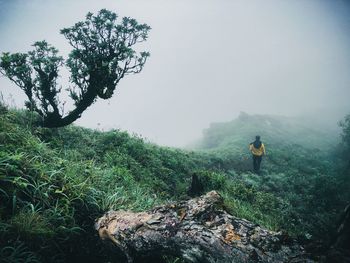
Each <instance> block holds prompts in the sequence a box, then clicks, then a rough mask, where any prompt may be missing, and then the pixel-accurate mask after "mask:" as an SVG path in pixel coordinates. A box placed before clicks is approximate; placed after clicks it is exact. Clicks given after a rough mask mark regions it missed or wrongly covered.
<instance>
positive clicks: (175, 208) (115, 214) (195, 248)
mask: <svg viewBox="0 0 350 263" xmlns="http://www.w3.org/2000/svg"><path fill="white" fill-rule="evenodd" d="M222 205H223V200H222V198H221V196H220V195H219V194H218V193H217V192H215V191H211V192H209V193H207V194H205V195H203V196H201V197H198V198H194V199H190V200H188V201H183V202H178V203H174V204H168V205H164V206H159V207H155V208H154V209H152V210H150V211H148V212H142V213H133V212H129V211H109V212H108V213H106V214H105V215H104V216H102V217H101V218H99V219H98V220H97V222H96V225H95V228H96V230H98V233H99V236H100V238H101V239H102V240H104V241H109V242H110V243H112V244H113V249H114V251H115V252H116V253H117V254H118V255H120V256H121V257H123V258H124V261H125V262H128V263H131V262H153V263H156V262H162V261H160V258H161V256H162V255H173V256H177V257H180V258H182V259H183V260H184V261H185V262H191V263H214V262H217V263H231V262H313V261H312V260H311V259H308V258H307V255H306V253H305V251H304V249H303V247H302V246H300V245H299V244H298V243H297V242H296V241H295V240H293V239H291V238H290V237H288V236H287V235H285V234H283V233H279V232H273V231H269V230H266V229H263V228H261V227H260V226H259V225H257V224H253V223H251V222H249V221H247V220H245V219H240V218H237V217H235V216H232V215H230V214H228V213H227V212H226V211H225V210H224V209H223V208H222Z"/></svg>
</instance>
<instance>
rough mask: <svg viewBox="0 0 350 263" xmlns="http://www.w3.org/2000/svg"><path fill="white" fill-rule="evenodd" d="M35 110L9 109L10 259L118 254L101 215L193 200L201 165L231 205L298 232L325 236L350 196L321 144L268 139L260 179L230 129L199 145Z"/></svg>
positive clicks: (4, 138)
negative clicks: (50, 121)
mask: <svg viewBox="0 0 350 263" xmlns="http://www.w3.org/2000/svg"><path fill="white" fill-rule="evenodd" d="M33 118H35V117H33V116H32V115H31V114H29V113H27V112H24V111H15V110H8V109H6V108H5V107H0V200H1V202H0V258H1V259H2V260H3V261H4V262H109V261H111V260H112V257H113V255H111V254H110V253H108V251H106V250H105V248H104V246H102V245H101V244H100V242H99V239H98V237H97V235H96V233H95V231H94V229H93V225H94V220H95V219H96V218H97V217H98V216H100V215H101V214H102V213H104V212H106V211H108V210H109V209H125V210H126V209H130V210H135V211H140V210H145V209H148V208H151V207H152V206H154V205H156V204H160V203H165V202H168V201H171V200H174V201H175V200H179V199H182V198H187V189H188V187H189V185H190V180H191V175H192V174H193V173H197V174H198V175H199V176H200V180H201V181H202V183H203V184H204V186H205V189H204V191H209V190H212V189H216V190H218V191H220V192H221V194H222V195H223V196H224V198H225V204H226V207H227V209H228V210H229V211H230V212H231V213H233V214H235V215H237V216H239V217H243V218H246V219H249V220H252V221H253V222H256V223H259V224H261V225H263V226H265V227H268V228H270V229H273V230H284V231H287V232H289V233H290V234H295V235H297V234H299V235H304V236H305V235H306V236H309V235H310V234H312V235H319V236H321V235H324V233H326V232H328V228H329V226H330V225H331V221H332V220H334V217H335V216H336V215H337V213H338V211H339V209H340V208H341V207H342V205H343V204H344V201H345V200H348V199H346V198H348V196H347V195H346V194H342V192H341V191H339V189H342V188H341V187H344V185H341V183H342V182H340V181H337V178H336V177H335V168H334V167H333V164H332V163H331V160H329V159H326V160H327V161H325V159H324V156H325V153H324V152H322V151H315V150H314V149H313V148H306V147H303V146H298V147H296V146H293V145H291V146H288V147H290V148H287V149H286V148H284V147H279V148H278V147H277V148H276V149H272V146H271V145H272V143H271V145H270V143H267V147H268V151H269V155H270V157H269V158H270V159H269V161H268V162H265V164H264V165H265V166H264V174H263V176H261V177H259V176H256V175H255V174H252V173H251V172H249V167H248V166H249V165H250V162H249V161H248V160H243V159H244V158H245V157H244V156H245V154H246V153H245V152H244V151H246V150H243V149H242V150H241V149H240V148H239V147H238V148H232V147H229V145H236V143H233V142H231V140H230V139H225V138H223V137H220V136H218V139H217V141H218V142H219V144H220V145H219V146H218V147H216V149H215V150H213V149H212V150H210V151H200V152H193V151H184V150H179V149H173V148H167V147H159V146H157V145H154V144H151V143H148V142H146V141H145V140H144V139H142V138H140V137H137V136H131V135H129V134H128V133H126V132H122V131H117V130H114V131H109V132H100V131H95V130H90V129H85V128H81V127H77V126H68V127H66V128H61V129H51V130H50V129H44V128H40V127H35V126H34V125H33V124H32V123H33ZM241 121H242V120H241ZM247 132H248V130H247ZM251 133H252V134H255V131H251ZM227 134H230V132H229V130H228V131H227ZM244 136H246V134H245V132H243V131H241V134H236V137H237V141H241V143H242V144H243V142H244V144H246V142H245V140H246V138H245V137H244ZM262 136H264V134H262ZM221 138H222V139H221ZM239 138H240V139H239ZM263 138H268V137H267V136H266V137H263ZM221 140H222V141H223V142H221ZM250 140H251V139H250ZM245 147H246V145H245ZM227 149H229V151H228V150H227ZM232 149H236V150H232ZM237 149H238V150H237ZM245 149H246V148H245ZM240 151H242V152H240ZM290 151H294V152H295V153H296V154H295V155H293V156H290V154H287V153H288V152H290ZM242 154H243V155H242ZM241 158H243V159H242V160H241ZM245 165H246V166H247V167H246V168H245ZM330 207H331V208H330ZM166 258H167V260H166V262H172V259H171V258H169V257H166Z"/></svg>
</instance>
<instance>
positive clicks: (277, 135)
mask: <svg viewBox="0 0 350 263" xmlns="http://www.w3.org/2000/svg"><path fill="white" fill-rule="evenodd" d="M333 130H334V129H329V130H326V129H325V127H321V126H316V124H311V123H310V122H307V121H305V120H302V119H298V118H291V117H283V116H272V115H248V114H247V113H244V112H241V114H240V115H239V117H238V118H237V119H235V120H233V121H231V122H227V123H213V124H211V125H210V127H209V128H208V129H206V130H204V131H203V139H202V141H201V142H200V143H199V144H198V145H197V147H198V148H200V149H219V148H228V147H232V148H233V151H240V150H241V148H242V147H243V148H244V149H246V148H247V145H248V144H249V143H250V142H252V141H253V140H254V139H255V136H256V135H260V136H261V138H262V140H263V141H264V142H265V144H266V145H267V146H268V145H271V144H272V145H274V144H279V143H282V144H298V145H301V146H303V147H306V148H318V149H325V148H329V147H330V146H332V145H334V143H336V142H337V140H338V139H339V138H337V134H334V132H332V131H333Z"/></svg>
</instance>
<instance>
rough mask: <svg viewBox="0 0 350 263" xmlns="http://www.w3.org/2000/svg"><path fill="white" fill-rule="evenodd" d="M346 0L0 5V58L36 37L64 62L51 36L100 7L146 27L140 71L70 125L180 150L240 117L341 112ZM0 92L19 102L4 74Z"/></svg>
mask: <svg viewBox="0 0 350 263" xmlns="http://www.w3.org/2000/svg"><path fill="white" fill-rule="evenodd" d="M349 2H350V1H345V0H344V1H342V0H329V1H326V0H319V1H316V0H290V1H287V0H284V1H283V0H274V1H273V0H264V1H261V0H256V1H254V0H111V1H107V0H105V1H103V0H99V1H96V0H74V1H72V0H51V1H50V0H11V1H10V0H8V1H6V0H0V52H5V51H10V52H18V51H21V52H25V51H28V50H30V49H31V45H32V44H33V43H34V42H35V41H37V40H43V39H45V40H47V41H48V42H49V43H51V44H52V45H54V46H56V47H57V48H58V49H59V50H60V52H61V55H64V56H66V55H67V54H68V52H69V51H70V47H69V45H68V44H67V42H66V40H65V38H64V37H63V36H62V35H60V34H59V30H60V29H61V28H63V27H68V26H71V25H73V24H74V23H75V22H78V21H81V20H83V19H84V16H85V15H86V13H87V12H89V11H91V12H94V13H95V12H97V11H98V10H100V9H102V8H107V9H110V10H112V11H114V12H116V13H118V15H119V16H120V17H123V16H130V17H133V18H136V19H137V20H138V21H139V22H142V23H147V24H148V25H150V26H151V27H152V30H151V32H150V35H149V39H148V41H147V43H144V44H143V45H142V47H141V48H142V49H144V50H147V51H150V53H151V57H150V58H149V60H148V61H147V63H146V65H145V67H144V70H143V71H142V72H141V73H140V74H138V75H131V76H127V77H125V78H124V79H122V80H121V82H120V84H119V85H118V87H117V91H116V93H115V95H114V97H113V98H112V99H110V100H108V101H103V100H100V101H99V102H98V103H96V104H94V105H92V106H91V107H90V108H89V109H88V111H86V112H85V113H83V116H82V118H81V119H79V120H78V121H77V122H76V123H77V124H79V125H82V126H86V127H91V128H99V129H104V130H108V129H110V128H119V129H122V130H128V131H130V132H134V133H137V134H141V135H142V136H143V137H147V138H148V139H149V140H150V141H153V142H156V143H159V144H162V145H170V146H183V145H185V144H187V143H189V142H191V141H193V140H195V139H197V138H199V137H200V136H201V132H202V129H203V128H206V127H208V126H209V124H210V123H211V122H219V121H229V120H232V119H234V118H235V117H236V116H237V115H238V114H239V112H240V111H245V112H248V113H252V114H253V113H260V114H279V115H288V116H295V115H300V114H307V115H310V114H318V115H319V116H325V115H326V113H327V114H330V115H332V114H334V116H342V115H345V114H346V113H350V106H349V105H350V104H349V98H350V45H349V44H350V4H349ZM62 75H63V77H65V73H62ZM62 85H63V87H65V86H66V85H67V83H66V81H65V80H63V82H62ZM0 91H1V92H2V94H3V96H4V98H5V100H6V101H7V102H8V103H10V104H14V105H15V106H17V107H22V106H23V102H24V100H25V96H24V95H23V92H22V91H21V90H20V89H19V88H18V87H16V86H14V84H12V83H11V82H10V81H9V80H7V79H6V78H5V77H0ZM10 94H11V95H10ZM332 116H333V115H332ZM336 122H337V120H335V121H334V123H336Z"/></svg>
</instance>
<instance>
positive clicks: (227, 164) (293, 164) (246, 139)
mask: <svg viewBox="0 0 350 263" xmlns="http://www.w3.org/2000/svg"><path fill="white" fill-rule="evenodd" d="M312 123H313V122H312V121H309V122H305V120H301V119H297V118H287V117H282V116H270V115H248V114H246V113H241V114H240V116H239V117H238V118H237V119H235V120H233V121H231V122H228V123H215V124H212V125H211V126H210V127H209V128H208V129H206V130H205V131H204V136H203V139H202V141H201V142H200V143H198V144H197V147H196V148H197V150H200V151H204V152H207V153H208V152H210V153H212V154H215V156H217V158H219V159H220V160H221V169H222V170H224V171H225V173H226V174H230V175H231V179H232V180H234V181H235V182H241V183H243V184H244V185H246V186H251V187H252V189H255V190H257V191H261V192H263V193H270V194H273V196H274V197H275V198H277V199H278V200H280V201H281V204H282V207H277V208H274V209H276V210H278V211H279V212H280V214H278V215H277V218H279V217H280V216H281V214H285V213H287V215H286V217H284V218H283V220H282V221H283V222H280V223H279V226H282V228H283V229H288V230H289V231H290V232H294V233H299V234H304V235H305V234H306V235H307V236H315V237H316V238H319V239H327V237H326V236H325V233H326V232H327V230H329V227H330V225H331V224H332V221H333V220H334V218H337V213H339V211H340V210H341V209H342V207H344V206H345V205H346V203H347V202H349V201H350V198H349V193H348V190H347V189H348V187H349V186H350V178H349V176H346V175H345V174H346V173H348V171H346V169H344V167H343V168H340V167H341V166H342V165H341V164H342V163H344V161H342V159H344V158H342V157H341V155H342V154H340V152H341V151H342V150H341V149H342V148H343V144H342V143H341V137H340V134H339V133H337V132H336V129H335V128H336V127H329V129H327V128H325V127H320V126H316V125H313V124H312ZM257 134H259V135H261V138H262V141H263V142H264V144H265V147H266V151H267V156H265V157H264V158H263V162H262V174H261V175H260V176H258V175H256V174H254V173H252V160H251V154H250V152H249V151H248V144H249V143H250V142H252V141H254V139H255V135H257ZM345 159H346V157H345ZM260 209H261V210H262V211H265V210H264V209H263V208H260ZM260 209H258V210H260ZM246 217H248V218H251V219H252V217H251V214H250V212H249V213H248V215H247V216H246ZM274 222H276V221H274Z"/></svg>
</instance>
